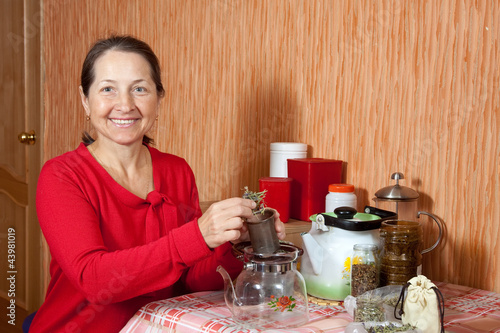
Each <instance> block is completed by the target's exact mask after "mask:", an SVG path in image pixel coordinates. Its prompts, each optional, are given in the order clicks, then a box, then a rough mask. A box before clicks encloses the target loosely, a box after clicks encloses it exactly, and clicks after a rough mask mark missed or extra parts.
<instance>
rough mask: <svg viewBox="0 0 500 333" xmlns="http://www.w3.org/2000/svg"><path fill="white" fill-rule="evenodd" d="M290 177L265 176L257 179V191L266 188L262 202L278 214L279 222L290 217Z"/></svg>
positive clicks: (286, 220)
mask: <svg viewBox="0 0 500 333" xmlns="http://www.w3.org/2000/svg"><path fill="white" fill-rule="evenodd" d="M291 184H292V178H284V177H265V178H260V179H259V191H264V190H267V192H266V197H265V198H264V202H265V204H266V206H267V207H269V208H274V209H276V210H277V211H278V213H279V214H280V220H281V222H288V219H289V218H290V186H291Z"/></svg>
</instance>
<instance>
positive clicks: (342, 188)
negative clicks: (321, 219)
mask: <svg viewBox="0 0 500 333" xmlns="http://www.w3.org/2000/svg"><path fill="white" fill-rule="evenodd" d="M357 204H358V199H357V197H356V194H354V185H351V184H330V185H329V186H328V194H327V195H326V202H325V212H327V213H328V212H333V211H334V210H335V208H338V207H352V208H354V209H357V207H356V205H357Z"/></svg>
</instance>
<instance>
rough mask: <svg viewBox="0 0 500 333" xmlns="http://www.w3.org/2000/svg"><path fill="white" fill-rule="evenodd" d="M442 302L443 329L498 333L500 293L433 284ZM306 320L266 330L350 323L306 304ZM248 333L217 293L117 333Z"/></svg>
mask: <svg viewBox="0 0 500 333" xmlns="http://www.w3.org/2000/svg"><path fill="white" fill-rule="evenodd" d="M436 285H437V286H438V288H439V289H440V290H441V292H442V294H443V296H444V298H445V329H446V332H450V333H451V332H453V333H472V332H475V333H482V332H500V294H497V293H493V292H488V291H484V290H479V289H474V288H469V287H463V286H458V285H454V284H447V283H441V282H436ZM309 312H310V321H309V322H308V323H307V324H305V325H303V326H301V327H298V328H294V329H286V330H277V329H274V330H266V331H265V332H268V333H271V332H288V333H305V332H308V333H316V332H318V333H319V332H321V333H335V332H344V329H345V327H346V326H347V325H348V324H349V323H350V322H351V321H352V318H351V317H350V316H349V315H348V314H347V313H346V312H345V310H344V308H343V307H342V306H332V305H328V306H321V305H317V304H312V303H311V304H310V305H309ZM132 332H133V333H139V332H141V333H164V332H187V333H191V332H206V333H236V332H242V333H253V332H262V331H259V330H255V329H248V328H245V327H243V326H241V325H238V324H237V323H235V322H234V321H233V320H232V317H231V312H230V311H229V309H228V308H227V306H226V304H225V302H224V296H223V293H222V291H213V292H200V293H193V294H188V295H183V296H179V297H174V298H170V299H166V300H162V301H157V302H152V303H149V304H147V305H145V306H144V307H142V308H141V309H140V310H139V311H137V313H136V314H135V315H134V316H133V317H132V318H131V319H130V320H129V322H128V323H127V325H126V326H125V327H124V328H123V329H122V330H121V333H132Z"/></svg>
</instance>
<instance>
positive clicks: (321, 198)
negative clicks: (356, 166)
mask: <svg viewBox="0 0 500 333" xmlns="http://www.w3.org/2000/svg"><path fill="white" fill-rule="evenodd" d="M288 177H290V178H292V179H293V181H292V186H291V190H290V191H291V194H290V217H291V218H294V219H298V220H302V221H310V220H309V217H310V216H311V215H313V214H318V213H324V212H325V197H326V195H327V194H328V186H329V185H330V184H335V183H342V161H340V160H331V159H325V158H299V159H289V160H288Z"/></svg>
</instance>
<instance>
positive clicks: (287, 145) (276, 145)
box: [271, 142, 307, 152]
mask: <svg viewBox="0 0 500 333" xmlns="http://www.w3.org/2000/svg"><path fill="white" fill-rule="evenodd" d="M271 151H296V152H307V145H306V144H305V143H298V142H273V143H271Z"/></svg>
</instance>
